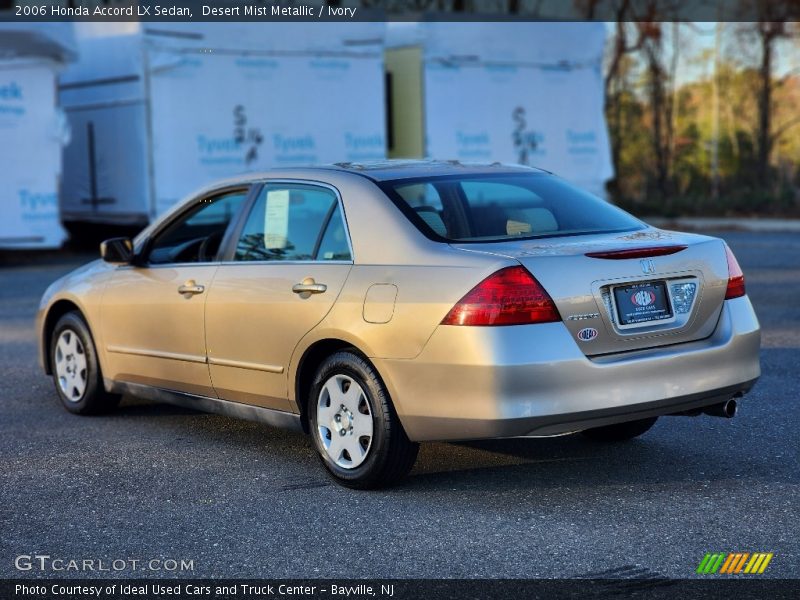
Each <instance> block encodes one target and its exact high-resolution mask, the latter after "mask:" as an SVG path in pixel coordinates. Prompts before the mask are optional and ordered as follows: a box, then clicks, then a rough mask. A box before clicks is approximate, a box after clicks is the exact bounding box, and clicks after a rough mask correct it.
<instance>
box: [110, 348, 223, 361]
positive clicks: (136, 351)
mask: <svg viewBox="0 0 800 600" xmlns="http://www.w3.org/2000/svg"><path fill="white" fill-rule="evenodd" d="M106 352H113V353H114V354H132V355H134V356H147V357H149V358H166V359H168V360H180V361H183V362H193V363H201V364H205V363H207V362H208V361H207V360H206V357H205V356H197V355H196V354H180V353H178V352H161V351H159V350H142V349H140V348H127V347H126V346H106Z"/></svg>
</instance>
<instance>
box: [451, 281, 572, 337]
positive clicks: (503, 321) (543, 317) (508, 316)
mask: <svg viewBox="0 0 800 600" xmlns="http://www.w3.org/2000/svg"><path fill="white" fill-rule="evenodd" d="M560 320H561V316H560V315H559V314H558V310H557V309H556V305H555V304H554V303H553V300H552V298H550V295H549V294H548V293H547V292H546V291H545V290H544V288H543V287H542V286H541V284H540V283H539V282H538V281H536V278H534V276H533V275H531V274H530V273H528V271H527V270H525V268H524V267H507V268H505V269H500V270H499V271H497V272H496V273H493V274H492V275H489V277H487V278H486V279H484V280H483V281H481V282H480V283H479V284H478V285H476V286H475V287H474V288H472V290H471V291H470V292H469V293H468V294H467V295H466V296H464V297H463V298H462V299H461V300H459V301H458V304H456V305H455V306H454V307H453V308H452V309H451V310H450V312H449V313H447V316H446V317H445V318H444V319H443V320H442V325H527V324H531V323H552V322H554V321H560Z"/></svg>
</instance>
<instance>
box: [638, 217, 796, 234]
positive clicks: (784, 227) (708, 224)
mask: <svg viewBox="0 0 800 600" xmlns="http://www.w3.org/2000/svg"><path fill="white" fill-rule="evenodd" d="M642 220H643V221H645V222H646V223H648V224H650V225H652V226H653V227H659V228H664V229H693V230H694V229H696V230H715V229H716V230H731V231H755V232H760V233H800V219H743V218H727V217H719V218H717V217H677V218H674V219H671V218H669V217H643V219H642Z"/></svg>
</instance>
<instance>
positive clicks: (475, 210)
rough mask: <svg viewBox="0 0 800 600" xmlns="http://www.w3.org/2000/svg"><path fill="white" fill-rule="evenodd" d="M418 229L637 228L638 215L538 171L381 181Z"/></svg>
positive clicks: (571, 231)
mask: <svg viewBox="0 0 800 600" xmlns="http://www.w3.org/2000/svg"><path fill="white" fill-rule="evenodd" d="M381 188H382V189H383V191H384V192H385V193H386V194H387V195H388V196H389V197H390V198H391V199H392V200H393V201H394V203H395V204H396V205H397V206H398V208H400V210H401V211H402V212H403V213H404V214H405V215H406V216H407V217H408V218H409V219H410V220H411V222H412V223H414V224H415V225H416V226H417V227H418V228H419V230H420V231H422V233H424V234H425V235H426V236H428V237H429V238H431V239H434V240H438V241H448V242H490V241H504V240H518V239H526V238H539V237H554V236H566V235H582V234H591V233H612V232H621V231H634V230H637V229H643V228H644V225H643V223H642V222H641V221H639V220H637V219H635V218H634V217H632V216H631V215H629V214H628V213H626V212H624V211H622V210H620V209H618V208H616V207H614V206H612V205H610V204H608V203H607V202H605V201H604V200H601V199H600V198H597V197H596V196H593V195H591V194H589V193H587V192H584V191H582V190H581V189H579V188H577V187H575V186H574V185H572V184H570V183H567V182H566V181H564V180H563V179H559V178H558V177H554V176H552V175H547V174H543V173H530V174H528V173H521V174H511V175H489V176H486V175H480V176H445V177H429V178H424V179H422V178H421V179H403V180H397V181H387V182H383V183H382V184H381Z"/></svg>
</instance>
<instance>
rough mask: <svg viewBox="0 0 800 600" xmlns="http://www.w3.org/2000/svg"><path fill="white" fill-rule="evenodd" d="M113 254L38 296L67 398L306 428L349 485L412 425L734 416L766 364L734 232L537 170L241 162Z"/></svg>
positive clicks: (615, 435) (392, 473)
mask: <svg viewBox="0 0 800 600" xmlns="http://www.w3.org/2000/svg"><path fill="white" fill-rule="evenodd" d="M101 256H102V260H97V261H95V262H92V263H90V264H88V265H86V266H84V267H81V268H79V269H77V270H76V271H74V272H72V273H70V274H68V275H66V276H65V277H63V278H62V279H60V280H58V281H56V282H55V283H54V284H53V285H51V286H50V287H49V289H48V290H47V291H46V292H45V294H44V297H43V298H42V302H41V306H40V309H39V313H38V319H37V321H38V332H39V341H40V345H41V353H40V356H41V362H42V366H43V367H44V370H45V371H46V372H47V373H48V374H52V376H53V379H54V381H55V388H56V392H57V393H58V396H59V398H60V400H61V403H62V404H63V405H64V407H65V408H66V409H67V410H69V411H70V412H73V413H78V414H89V413H97V412H101V411H105V410H108V409H110V408H112V407H113V406H115V404H116V403H117V401H118V400H119V398H120V395H122V394H131V395H135V396H139V397H143V398H148V399H152V400H155V401H159V402H172V403H176V404H180V405H183V406H188V407H192V408H196V409H199V410H204V411H211V412H217V413H222V414H226V415H232V416H235V417H241V418H245V419H252V420H257V421H261V422H264V423H268V424H270V425H275V426H280V427H292V428H297V429H299V430H302V431H305V432H307V433H309V434H310V435H311V437H312V439H313V443H314V446H315V448H316V449H317V451H318V453H319V456H320V457H321V459H322V463H323V465H324V466H325V468H326V469H327V470H328V472H329V473H330V474H331V475H332V476H333V477H334V478H335V479H336V481H338V482H339V483H341V484H343V485H346V486H350V487H358V488H371V487H378V486H381V485H387V484H390V483H392V482H394V481H396V480H398V479H399V478H401V477H402V476H404V475H405V474H406V473H408V471H409V470H410V469H411V467H412V465H413V463H414V461H415V459H416V456H417V449H418V444H419V442H422V441H428V440H474V439H485V438H501V437H514V436H530V437H536V436H548V435H558V434H563V433H569V432H579V431H580V432H583V434H585V435H587V436H588V437H590V438H592V439H594V440H598V441H606V442H608V441H623V440H628V439H631V438H634V437H636V436H638V435H641V434H642V433H644V432H645V431H647V430H648V429H649V428H650V427H652V426H653V424H654V423H655V421H656V419H657V418H658V417H659V416H662V415H699V414H701V413H705V414H709V415H715V416H722V417H731V416H733V414H734V413H735V410H736V399H737V398H740V397H741V396H743V395H744V394H745V393H746V392H748V391H749V390H750V388H751V387H752V386H753V384H754V383H755V381H756V379H757V378H758V377H759V375H760V367H759V345H760V331H759V325H758V320H757V319H756V316H755V314H754V312H753V308H752V306H751V304H750V300H749V299H748V297H747V295H746V294H745V284H744V276H743V274H742V271H741V269H740V268H739V265H738V264H737V262H736V259H735V258H734V256H733V254H732V253H731V251H730V249H729V248H728V247H727V246H726V245H725V243H724V242H722V241H721V240H719V239H715V238H712V237H707V236H702V235H692V234H685V233H675V232H669V231H663V230H659V229H654V228H652V227H650V226H648V225H646V224H645V223H643V222H641V221H639V220H638V219H635V218H634V217H632V216H630V215H629V214H627V213H625V212H623V211H621V210H619V209H617V208H615V207H614V206H611V205H610V204H608V203H606V202H605V201H603V200H600V199H598V198H596V197H594V196H591V195H589V194H587V193H585V192H582V191H580V190H579V189H577V188H575V187H573V186H572V185H571V184H569V183H567V182H565V181H564V180H562V179H559V178H558V177H555V176H553V175H552V174H550V173H547V172H544V171H540V170H536V169H531V168H527V167H515V166H504V165H497V164H494V165H463V164H460V163H457V162H430V161H417V162H414V161H407V162H393V161H388V162H383V163H373V164H350V163H348V164H339V165H332V166H329V167H317V168H304V169H284V170H280V171H272V172H266V173H261V174H256V175H248V176H244V177H242V178H239V179H235V180H229V181H225V182H222V183H219V184H217V185H214V186H211V187H209V188H207V189H205V190H204V191H202V192H200V193H198V194H196V195H194V196H192V197H191V198H190V199H188V200H187V201H185V202H182V203H180V204H179V205H177V206H176V207H175V208H174V209H173V210H171V211H170V212H169V213H168V214H166V215H164V216H163V217H161V218H159V219H158V220H156V221H155V222H154V223H153V224H151V225H150V226H149V227H148V228H147V229H145V230H144V231H143V232H142V233H141V234H140V235H138V236H137V237H136V238H135V239H133V240H130V239H127V238H116V239H112V240H108V241H106V242H104V243H103V244H102V245H101Z"/></svg>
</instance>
